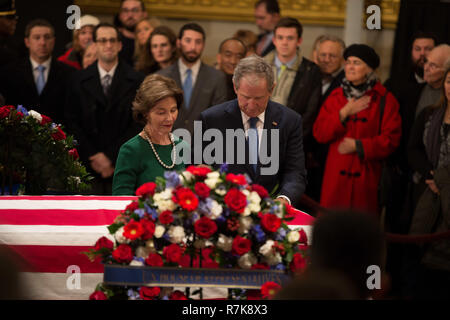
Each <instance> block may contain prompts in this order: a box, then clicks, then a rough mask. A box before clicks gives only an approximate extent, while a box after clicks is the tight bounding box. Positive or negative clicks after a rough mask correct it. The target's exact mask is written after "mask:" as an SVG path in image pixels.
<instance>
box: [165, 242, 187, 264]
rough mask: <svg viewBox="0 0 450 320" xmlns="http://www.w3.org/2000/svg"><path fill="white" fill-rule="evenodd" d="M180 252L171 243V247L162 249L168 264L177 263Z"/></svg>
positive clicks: (174, 244) (178, 247)
mask: <svg viewBox="0 0 450 320" xmlns="http://www.w3.org/2000/svg"><path fill="white" fill-rule="evenodd" d="M182 253H183V252H182V250H181V248H180V246H179V245H177V244H176V243H172V244H171V245H169V246H167V247H164V249H163V255H164V257H165V258H166V260H167V261H168V262H174V263H178V262H179V261H180V259H181V254H182Z"/></svg>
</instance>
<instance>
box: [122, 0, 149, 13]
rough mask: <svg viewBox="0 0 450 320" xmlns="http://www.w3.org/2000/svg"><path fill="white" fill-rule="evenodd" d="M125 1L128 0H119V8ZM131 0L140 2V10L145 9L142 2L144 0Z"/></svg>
mask: <svg viewBox="0 0 450 320" xmlns="http://www.w3.org/2000/svg"><path fill="white" fill-rule="evenodd" d="M125 1H128V0H121V1H120V9H122V4H123V3H124V2H125ZM133 1H138V2H140V3H141V9H142V11H145V4H144V1H142V0H133Z"/></svg>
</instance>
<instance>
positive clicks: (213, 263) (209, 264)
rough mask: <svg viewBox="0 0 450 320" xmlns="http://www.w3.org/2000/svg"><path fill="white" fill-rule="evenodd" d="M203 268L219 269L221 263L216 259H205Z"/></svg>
mask: <svg viewBox="0 0 450 320" xmlns="http://www.w3.org/2000/svg"><path fill="white" fill-rule="evenodd" d="M202 268H209V269H217V268H219V264H218V263H217V262H216V261H214V260H203V261H202Z"/></svg>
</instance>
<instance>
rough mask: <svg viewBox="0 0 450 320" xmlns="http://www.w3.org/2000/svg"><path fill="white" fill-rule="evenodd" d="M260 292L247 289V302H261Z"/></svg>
mask: <svg viewBox="0 0 450 320" xmlns="http://www.w3.org/2000/svg"><path fill="white" fill-rule="evenodd" d="M261 298H262V297H261V290H257V289H249V290H247V300H261Z"/></svg>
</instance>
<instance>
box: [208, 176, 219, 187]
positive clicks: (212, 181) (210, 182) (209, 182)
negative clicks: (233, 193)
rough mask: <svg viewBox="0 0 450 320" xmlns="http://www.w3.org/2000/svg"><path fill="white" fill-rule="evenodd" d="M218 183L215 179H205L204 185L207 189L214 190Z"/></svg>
mask: <svg viewBox="0 0 450 320" xmlns="http://www.w3.org/2000/svg"><path fill="white" fill-rule="evenodd" d="M219 181H220V180H219V179H216V178H207V179H205V184H206V185H207V186H208V188H210V189H214V188H215V187H216V185H217V184H218V183H219Z"/></svg>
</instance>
